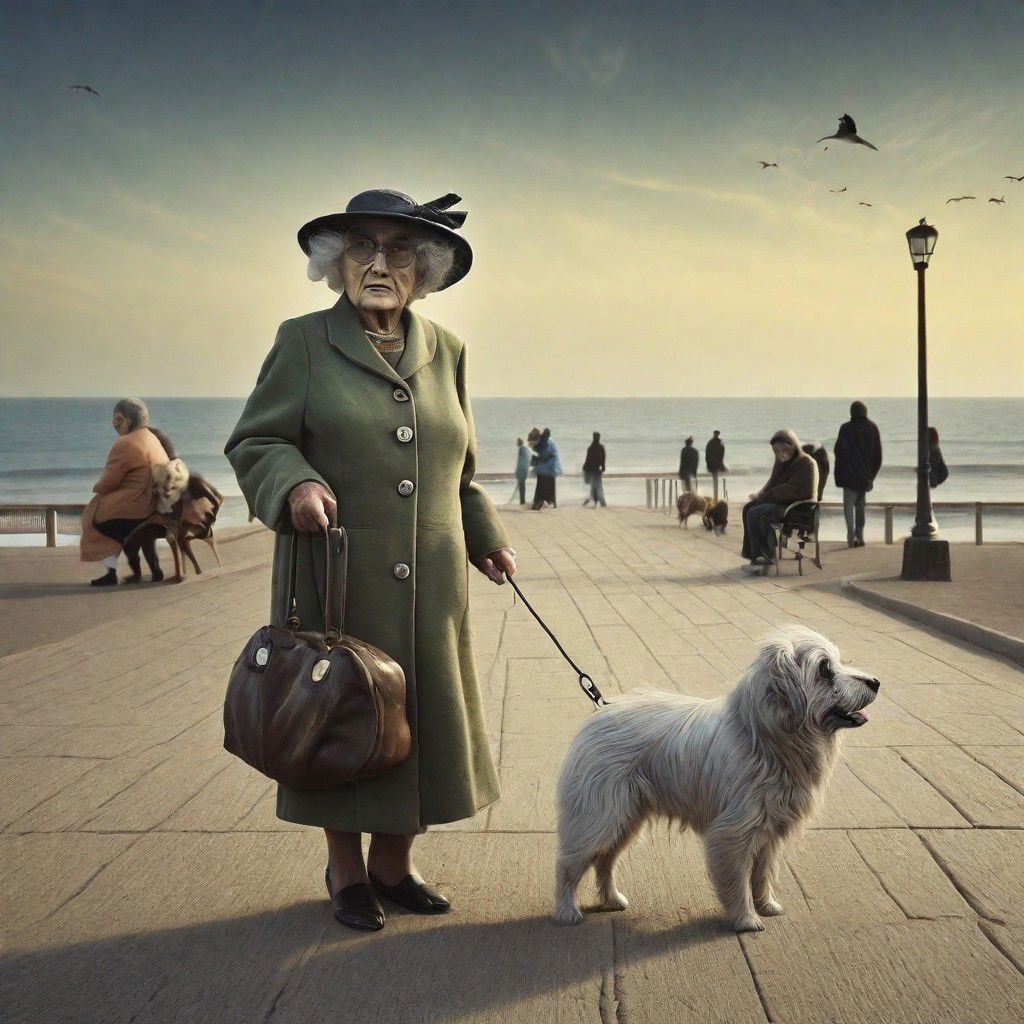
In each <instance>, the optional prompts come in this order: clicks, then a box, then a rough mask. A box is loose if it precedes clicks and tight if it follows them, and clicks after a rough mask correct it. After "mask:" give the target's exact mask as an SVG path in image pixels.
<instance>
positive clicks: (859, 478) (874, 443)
mask: <svg viewBox="0 0 1024 1024" xmlns="http://www.w3.org/2000/svg"><path fill="white" fill-rule="evenodd" d="M833 451H834V452H835V456H836V474H835V479H836V486H837V487H841V488H842V489H843V515H844V516H845V517H846V543H847V544H848V545H849V546H850V547H851V548H862V547H864V506H865V499H866V497H867V493H868V491H870V490H871V488H872V487H874V485H875V477H876V476H878V471H879V470H880V469H881V468H882V436H881V434H880V433H879V432H878V427H877V426H876V425H875V424H874V422H873V421H872V420H869V419H868V407H867V406H866V405H865V404H864V403H863V402H852V403H851V404H850V419H849V421H848V422H846V423H844V424H843V425H842V426H841V427H840V428H839V436H838V437H837V438H836V443H835V447H834V449H833Z"/></svg>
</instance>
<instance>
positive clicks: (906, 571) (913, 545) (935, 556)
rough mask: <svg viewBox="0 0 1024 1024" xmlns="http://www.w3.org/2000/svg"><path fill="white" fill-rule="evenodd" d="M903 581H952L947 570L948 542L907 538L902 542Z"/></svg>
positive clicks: (936, 539)
mask: <svg viewBox="0 0 1024 1024" xmlns="http://www.w3.org/2000/svg"><path fill="white" fill-rule="evenodd" d="M900 576H901V577H902V578H903V579H905V580H939V581H942V582H945V583H948V582H950V581H951V580H952V576H951V575H950V569H949V541H948V540H939V539H938V538H935V537H928V538H926V537H908V538H907V539H906V540H905V541H904V542H903V572H901V573H900Z"/></svg>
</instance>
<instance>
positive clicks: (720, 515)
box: [701, 498, 729, 537]
mask: <svg viewBox="0 0 1024 1024" xmlns="http://www.w3.org/2000/svg"><path fill="white" fill-rule="evenodd" d="M701 521H702V522H703V523H704V529H705V530H714V531H715V536H716V537H720V536H721V535H722V534H723V533H725V528H726V527H727V526H728V525H729V502H727V501H726V500H725V499H724V498H723V499H722V500H721V501H714V502H712V503H711V504H710V505H709V506H708V509H707V511H706V512H705V513H704V515H703V516H702V517H701Z"/></svg>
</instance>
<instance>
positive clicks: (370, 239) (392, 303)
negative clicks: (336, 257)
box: [341, 218, 418, 312]
mask: <svg viewBox="0 0 1024 1024" xmlns="http://www.w3.org/2000/svg"><path fill="white" fill-rule="evenodd" d="M417 244H418V238H417V237H416V236H415V234H414V233H412V232H410V231H409V229H408V228H407V227H406V226H405V225H403V224H402V223H400V222H398V221H393V220H387V219H383V218H377V219H373V218H368V219H367V220H365V221H360V222H358V223H357V224H355V225H354V226H353V227H352V228H351V229H350V230H349V231H348V232H347V233H346V235H345V252H344V254H343V255H342V257H341V279H342V283H343V284H344V286H345V294H346V295H347V296H348V298H349V301H350V302H351V303H352V305H353V306H355V307H356V309H358V310H364V311H367V312H386V311H392V310H401V309H404V308H405V307H406V305H408V303H409V297H410V296H411V295H412V293H413V291H415V288H416V247H417ZM371 246H372V252H373V255H372V257H371V258H370V261H369V262H368V263H363V262H360V261H359V260H358V259H355V258H353V255H352V253H353V252H354V253H357V254H360V255H361V254H362V252H363V251H364V250H365V252H366V254H367V255H368V254H369V252H370V251H371V248H370V247H371ZM410 260H411V261H410ZM396 263H397V264H403V263H405V264H406V265H405V266H401V265H399V266H396V265H395V264H396Z"/></svg>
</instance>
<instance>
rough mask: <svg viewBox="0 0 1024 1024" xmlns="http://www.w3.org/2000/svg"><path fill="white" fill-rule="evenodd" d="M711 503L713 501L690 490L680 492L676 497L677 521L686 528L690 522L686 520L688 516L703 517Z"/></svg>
mask: <svg viewBox="0 0 1024 1024" xmlns="http://www.w3.org/2000/svg"><path fill="white" fill-rule="evenodd" d="M713 504H714V502H713V501H712V500H711V499H710V498H702V497H701V496H700V495H699V494H693V493H691V492H690V491H687V492H685V493H684V494H680V495H679V497H678V498H676V512H678V513H679V522H680V523H682V524H683V526H684V527H685V528H686V529H687V530H688V529H689V528H690V524H689V522H687V520H688V519H689V518H690V516H700V517H701V518H703V517H704V516H705V515H706V514H707V510H708V509H709V508H711V506H712V505H713Z"/></svg>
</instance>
